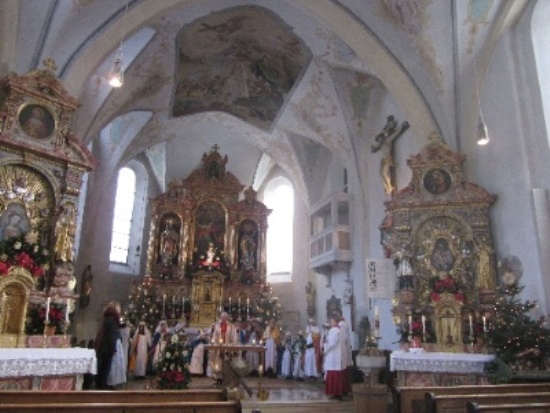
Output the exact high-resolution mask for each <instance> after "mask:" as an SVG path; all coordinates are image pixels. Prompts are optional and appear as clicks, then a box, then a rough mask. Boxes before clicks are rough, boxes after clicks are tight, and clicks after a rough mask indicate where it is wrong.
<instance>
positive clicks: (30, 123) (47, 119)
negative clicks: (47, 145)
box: [19, 104, 55, 139]
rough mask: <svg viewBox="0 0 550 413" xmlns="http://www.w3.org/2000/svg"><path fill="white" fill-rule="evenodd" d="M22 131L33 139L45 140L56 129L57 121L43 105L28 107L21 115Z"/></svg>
mask: <svg viewBox="0 0 550 413" xmlns="http://www.w3.org/2000/svg"><path fill="white" fill-rule="evenodd" d="M19 124H20V125H21V129H23V131H24V132H25V133H26V134H27V135H29V136H32V137H33V138H37V139H43V138H47V137H48V136H50V135H51V134H52V132H53V131H54V129H55V119H54V117H53V115H52V114H51V113H50V111H49V110H48V109H46V108H45V107H44V106H41V105H34V104H31V105H27V106H25V107H24V108H23V109H22V110H21V112H20V113H19Z"/></svg>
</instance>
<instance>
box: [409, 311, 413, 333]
mask: <svg viewBox="0 0 550 413" xmlns="http://www.w3.org/2000/svg"><path fill="white" fill-rule="evenodd" d="M412 324H413V317H412V315H410V314H409V330H410V329H411V328H412Z"/></svg>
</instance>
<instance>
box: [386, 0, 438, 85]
mask: <svg viewBox="0 0 550 413" xmlns="http://www.w3.org/2000/svg"><path fill="white" fill-rule="evenodd" d="M431 4H432V0H380V6H381V7H380V9H381V12H380V14H381V15H382V16H383V17H384V18H385V19H386V20H387V21H388V22H390V23H392V24H393V25H396V26H399V27H400V28H401V29H402V30H403V31H404V32H405V33H407V36H408V37H409V38H410V39H411V40H412V41H413V44H414V46H415V49H416V50H417V51H418V54H419V55H420V58H421V59H422V60H423V61H424V63H425V64H426V66H427V68H428V70H429V72H430V73H431V75H432V77H433V78H434V80H435V83H436V84H437V88H438V91H439V94H440V95H442V94H443V71H442V69H441V67H440V66H439V65H438V64H437V60H436V50H435V47H434V45H433V42H432V41H431V39H429V38H428V35H427V33H426V31H427V29H428V27H429V24H430V19H431V16H430V13H429V12H428V9H429V8H430V6H431Z"/></svg>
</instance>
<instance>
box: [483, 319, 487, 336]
mask: <svg viewBox="0 0 550 413" xmlns="http://www.w3.org/2000/svg"><path fill="white" fill-rule="evenodd" d="M483 331H485V332H486V331H487V317H486V316H483Z"/></svg>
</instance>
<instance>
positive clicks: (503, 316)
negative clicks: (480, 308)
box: [486, 279, 550, 368]
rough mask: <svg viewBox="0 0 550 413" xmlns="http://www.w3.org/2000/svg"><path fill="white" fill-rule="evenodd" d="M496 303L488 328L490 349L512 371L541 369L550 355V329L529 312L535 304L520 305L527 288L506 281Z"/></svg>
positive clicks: (543, 321)
mask: <svg viewBox="0 0 550 413" xmlns="http://www.w3.org/2000/svg"><path fill="white" fill-rule="evenodd" d="M503 281H504V285H503V286H502V287H500V288H499V294H498V296H497V300H496V303H495V317H494V320H491V322H490V323H488V326H487V332H486V337H487V340H488V344H489V347H491V348H492V349H494V351H495V353H496V354H497V356H498V357H499V358H500V359H501V360H502V361H503V362H504V363H506V364H508V365H510V366H511V367H513V368H529V367H539V366H534V365H530V364H534V363H538V362H539V361H540V360H543V359H544V358H545V357H546V356H548V355H550V330H549V329H548V328H546V326H545V318H540V319H538V320H534V319H532V318H531V317H530V316H529V312H530V311H531V310H532V309H534V308H535V307H536V306H537V303H536V301H525V302H521V300H520V299H519V294H520V293H521V291H522V290H523V288H524V287H522V286H519V285H518V283H517V281H516V280H513V279H512V280H503Z"/></svg>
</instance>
